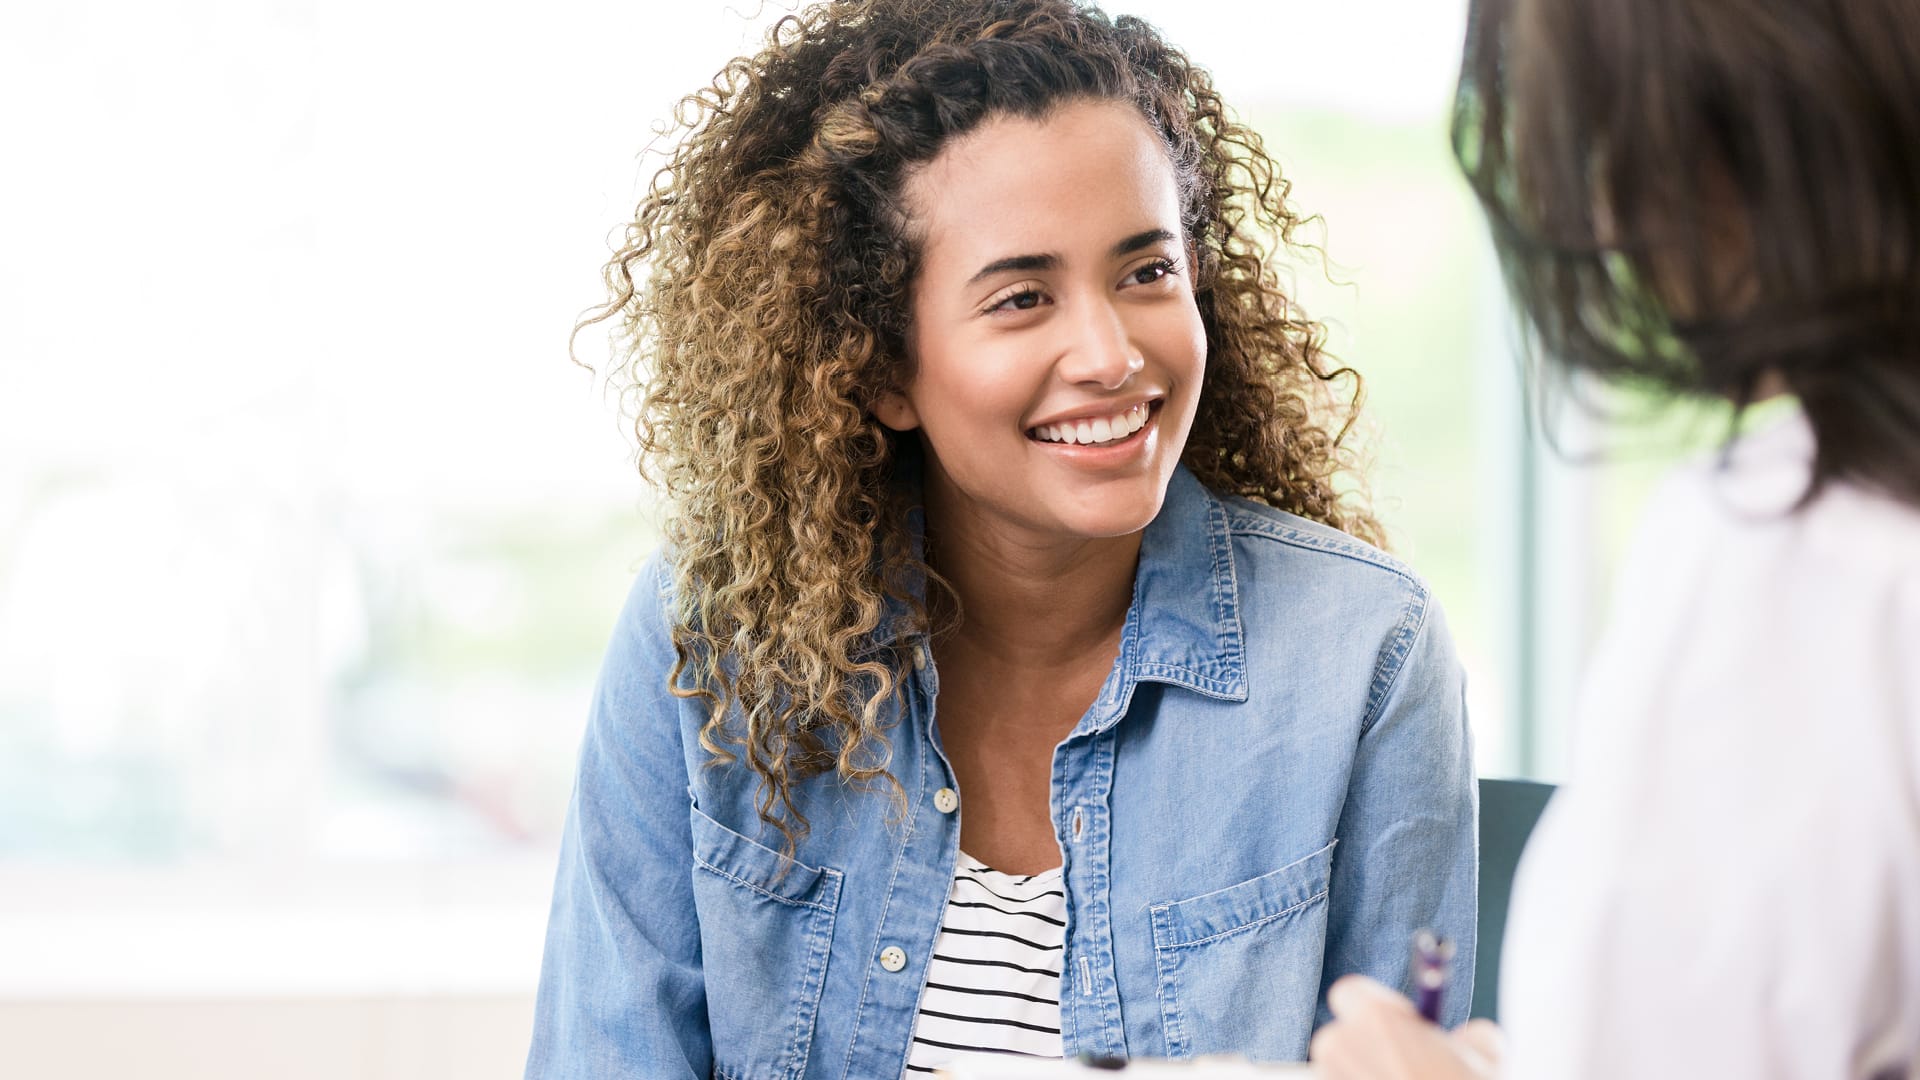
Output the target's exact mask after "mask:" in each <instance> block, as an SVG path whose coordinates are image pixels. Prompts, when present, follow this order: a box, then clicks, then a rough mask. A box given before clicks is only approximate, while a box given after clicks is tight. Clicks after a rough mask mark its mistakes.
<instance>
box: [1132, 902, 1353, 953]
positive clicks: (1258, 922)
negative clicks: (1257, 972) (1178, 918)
mask: <svg viewBox="0 0 1920 1080" xmlns="http://www.w3.org/2000/svg"><path fill="white" fill-rule="evenodd" d="M1326 898H1327V890H1326V889H1321V890H1320V891H1319V892H1317V893H1314V894H1313V895H1312V896H1309V897H1307V898H1306V899H1305V900H1302V901H1300V902H1299V903H1297V904H1295V905H1293V906H1292V907H1288V908H1282V909H1281V910H1279V911H1276V912H1274V913H1273V914H1271V915H1265V916H1262V917H1260V918H1258V919H1255V920H1254V921H1252V922H1250V923H1242V924H1241V925H1239V926H1236V927H1234V928H1233V929H1231V930H1222V931H1220V932H1219V933H1217V934H1211V935H1209V936H1207V937H1203V938H1196V939H1194V940H1193V941H1174V942H1169V943H1167V944H1165V945H1161V944H1159V943H1157V942H1156V943H1155V944H1154V948H1155V949H1157V950H1161V951H1172V950H1174V949H1191V948H1193V947H1194V946H1196V945H1206V944H1208V943H1210V942H1215V941H1219V940H1220V939H1221V938H1230V937H1232V936H1234V935H1235V934H1243V933H1245V932H1247V931H1248V930H1252V929H1255V928H1257V927H1261V926H1265V925H1266V924H1268V923H1270V922H1272V921H1273V920H1275V919H1279V918H1284V917H1285V916H1288V915H1291V914H1293V913H1294V912H1296V911H1299V910H1300V909H1301V908H1303V907H1311V906H1312V905H1314V904H1317V903H1319V902H1320V901H1322V900H1325V899H1326Z"/></svg>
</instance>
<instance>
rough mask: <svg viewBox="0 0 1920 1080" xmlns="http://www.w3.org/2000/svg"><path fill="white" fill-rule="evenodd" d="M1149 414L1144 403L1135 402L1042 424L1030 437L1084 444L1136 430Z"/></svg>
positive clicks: (1113, 439)
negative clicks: (1109, 413)
mask: <svg viewBox="0 0 1920 1080" xmlns="http://www.w3.org/2000/svg"><path fill="white" fill-rule="evenodd" d="M1149 415H1151V413H1150V407H1149V406H1147V405H1135V406H1134V407H1133V408H1131V409H1128V410H1127V411H1126V412H1123V413H1120V414H1118V415H1115V416H1102V417H1099V418H1097V419H1091V420H1068V421H1064V422H1062V423H1058V424H1045V425H1042V426H1041V427H1037V428H1034V429H1033V435H1034V438H1036V439H1039V440H1041V441H1043V442H1057V443H1067V444H1068V445H1075V444H1077V445H1080V446H1086V445H1088V444H1090V443H1106V442H1113V441H1116V440H1119V439H1124V438H1126V437H1127V436H1129V435H1131V434H1133V433H1134V432H1136V431H1139V430H1140V429H1141V428H1143V427H1146V426H1147V417H1148V416H1149Z"/></svg>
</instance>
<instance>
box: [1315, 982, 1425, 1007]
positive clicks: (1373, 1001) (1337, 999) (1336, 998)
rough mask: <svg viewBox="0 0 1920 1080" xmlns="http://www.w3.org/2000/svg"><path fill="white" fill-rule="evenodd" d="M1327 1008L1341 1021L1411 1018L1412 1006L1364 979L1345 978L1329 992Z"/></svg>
mask: <svg viewBox="0 0 1920 1080" xmlns="http://www.w3.org/2000/svg"><path fill="white" fill-rule="evenodd" d="M1327 1008H1328V1009H1330V1010H1332V1012H1333V1015H1335V1016H1341V1017H1353V1016H1364V1015H1367V1014H1369V1013H1385V1014H1387V1015H1394V1014H1412V1013H1413V1011H1414V1010H1413V1002H1411V1001H1408V1000H1407V999H1406V998H1405V997H1403V996H1401V994H1400V993H1399V992H1398V991H1396V990H1394V989H1392V988H1391V987H1387V986H1382V985H1381V984H1380V983H1377V982H1374V981H1373V980H1372V979H1369V978H1367V977H1366V976H1364V975H1343V976H1341V977H1340V978H1339V979H1338V980H1337V981H1335V982H1334V984H1333V986H1332V988H1330V989H1329V990H1328V991H1327Z"/></svg>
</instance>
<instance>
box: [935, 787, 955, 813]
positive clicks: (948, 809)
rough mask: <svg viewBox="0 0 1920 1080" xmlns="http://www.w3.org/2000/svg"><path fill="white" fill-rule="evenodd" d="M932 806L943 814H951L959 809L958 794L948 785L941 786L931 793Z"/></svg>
mask: <svg viewBox="0 0 1920 1080" xmlns="http://www.w3.org/2000/svg"><path fill="white" fill-rule="evenodd" d="M933 808H934V809H935V810H938V811H940V812H941V813H943V814H951V813H953V812H954V811H955V810H958V809H960V796H959V794H958V793H956V792H955V791H954V790H953V789H952V788H950V787H943V788H941V789H940V790H939V791H936V792H934V793H933Z"/></svg>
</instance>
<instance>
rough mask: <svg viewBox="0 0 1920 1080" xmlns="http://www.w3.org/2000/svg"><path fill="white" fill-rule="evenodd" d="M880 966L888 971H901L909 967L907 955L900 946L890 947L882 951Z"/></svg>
mask: <svg viewBox="0 0 1920 1080" xmlns="http://www.w3.org/2000/svg"><path fill="white" fill-rule="evenodd" d="M880 966H881V967H883V968H886V969H887V970H888V971H899V970H900V969H901V968H903V967H906V966H907V954H906V953H904V952H902V951H901V950H900V948H899V947H898V946H896V945H889V946H887V947H886V948H884V949H881V950H880Z"/></svg>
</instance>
